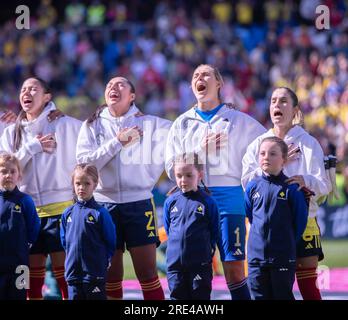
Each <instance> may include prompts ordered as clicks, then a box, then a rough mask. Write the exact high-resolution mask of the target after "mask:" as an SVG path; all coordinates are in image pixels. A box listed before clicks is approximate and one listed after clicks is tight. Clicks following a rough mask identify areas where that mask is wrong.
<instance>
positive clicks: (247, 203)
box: [244, 185, 253, 224]
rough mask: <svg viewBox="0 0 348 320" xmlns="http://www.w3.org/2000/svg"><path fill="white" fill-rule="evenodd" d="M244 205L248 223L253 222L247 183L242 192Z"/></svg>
mask: <svg viewBox="0 0 348 320" xmlns="http://www.w3.org/2000/svg"><path fill="white" fill-rule="evenodd" d="M244 206H245V213H246V216H247V217H248V219H249V223H250V224H251V223H252V222H253V211H252V203H251V200H250V185H247V187H246V190H245V193H244Z"/></svg>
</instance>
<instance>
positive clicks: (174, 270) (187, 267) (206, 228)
mask: <svg viewBox="0 0 348 320" xmlns="http://www.w3.org/2000/svg"><path fill="white" fill-rule="evenodd" d="M174 174H175V179H176V183H177V186H178V187H176V188H175V189H178V190H177V191H176V192H174V191H175V190H172V191H171V192H169V194H170V196H169V197H168V198H167V199H166V201H165V204H164V209H163V210H164V211H163V218H164V227H165V230H166V232H167V235H168V243H167V253H166V256H167V257H166V258H167V268H168V270H167V278H168V285H169V290H170V298H171V299H173V300H179V299H180V300H181V299H188V300H189V299H193V300H198V299H199V300H209V299H210V293H211V282H212V278H213V275H212V257H213V255H214V252H215V245H216V242H217V239H218V233H219V231H218V230H219V213H218V209H217V205H216V203H215V201H214V200H213V198H212V197H211V196H210V195H209V190H207V189H206V188H205V189H206V190H202V189H201V188H200V187H198V183H199V181H201V179H202V175H203V166H202V164H200V163H199V161H198V156H197V155H196V154H186V155H185V154H184V155H182V156H179V157H178V158H177V159H176V160H175V163H174Z"/></svg>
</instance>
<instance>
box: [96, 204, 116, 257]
mask: <svg viewBox="0 0 348 320" xmlns="http://www.w3.org/2000/svg"><path fill="white" fill-rule="evenodd" d="M99 212H100V218H101V228H102V232H103V238H104V240H105V243H106V247H107V252H108V257H109V259H110V258H111V257H112V256H113V255H114V253H115V250H116V226H115V224H114V222H113V221H112V218H111V215H110V213H109V211H108V210H106V209H105V208H100V209H99Z"/></svg>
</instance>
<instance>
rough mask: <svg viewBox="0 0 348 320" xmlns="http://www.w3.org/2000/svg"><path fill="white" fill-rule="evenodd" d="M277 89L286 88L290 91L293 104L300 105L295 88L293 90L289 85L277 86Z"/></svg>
mask: <svg viewBox="0 0 348 320" xmlns="http://www.w3.org/2000/svg"><path fill="white" fill-rule="evenodd" d="M277 89H285V90H286V91H287V92H288V94H289V95H290V98H291V101H292V105H293V106H294V107H297V106H298V98H297V95H296V93H295V92H294V91H293V90H291V89H290V88H288V87H277V88H276V89H275V90H277Z"/></svg>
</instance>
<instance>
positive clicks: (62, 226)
mask: <svg viewBox="0 0 348 320" xmlns="http://www.w3.org/2000/svg"><path fill="white" fill-rule="evenodd" d="M66 212H67V210H65V211H64V213H63V214H62V218H61V223H60V242H61V243H62V246H63V248H64V250H66V241H65V233H66Z"/></svg>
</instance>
